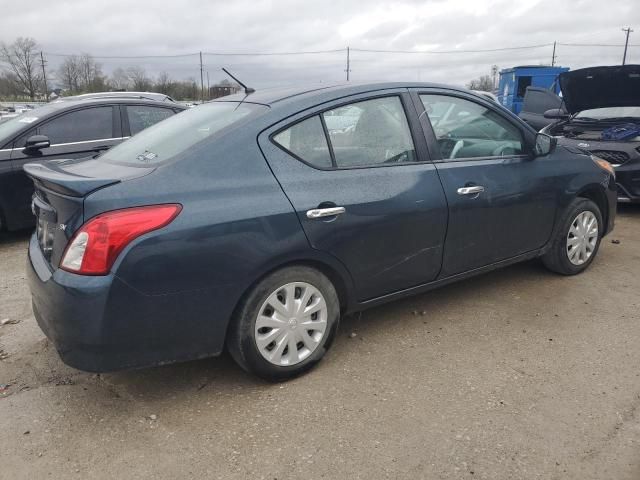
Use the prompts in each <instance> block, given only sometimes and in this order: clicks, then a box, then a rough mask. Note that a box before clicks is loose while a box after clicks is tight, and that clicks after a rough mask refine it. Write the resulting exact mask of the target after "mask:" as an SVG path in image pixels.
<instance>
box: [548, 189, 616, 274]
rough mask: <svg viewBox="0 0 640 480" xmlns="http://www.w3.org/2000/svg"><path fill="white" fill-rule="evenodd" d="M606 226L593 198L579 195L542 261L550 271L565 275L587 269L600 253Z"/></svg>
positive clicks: (562, 221) (566, 214)
mask: <svg viewBox="0 0 640 480" xmlns="http://www.w3.org/2000/svg"><path fill="white" fill-rule="evenodd" d="M603 228H604V224H603V221H602V213H601V212H600V209H599V208H598V206H597V205H596V204H595V203H594V202H592V201H591V200H589V199H586V198H576V199H575V200H574V201H573V202H572V203H571V205H570V206H569V208H568V209H567V211H566V213H565V215H564V217H563V218H562V220H561V223H560V228H559V229H558V231H557V233H556V237H555V238H554V240H553V243H552V244H551V247H550V248H549V250H548V251H547V252H546V253H545V254H544V256H543V257H542V261H543V262H544V264H545V266H546V267H547V268H548V269H549V270H552V271H554V272H556V273H560V274H562V275H576V274H578V273H580V272H583V271H584V270H586V268H587V267H588V266H589V265H591V262H593V259H594V258H595V256H596V254H597V253H598V248H599V247H600V240H601V238H602V230H603Z"/></svg>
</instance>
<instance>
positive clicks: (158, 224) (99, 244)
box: [60, 204, 182, 275]
mask: <svg viewBox="0 0 640 480" xmlns="http://www.w3.org/2000/svg"><path fill="white" fill-rule="evenodd" d="M180 210H182V206H181V205H179V204H164V205H149V206H146V207H134V208H125V209H123V210H113V211H111V212H105V213H101V214H100V215H97V216H95V217H93V218H92V219H91V220H89V221H88V222H87V223H85V224H84V225H83V226H82V227H81V228H80V230H78V231H77V232H76V233H75V235H74V236H73V238H72V239H71V241H70V242H69V245H68V246H67V248H66V250H65V252H64V255H62V260H61V262H60V268H62V269H63V270H67V271H69V272H73V273H79V274H81V275H106V274H107V273H109V270H111V267H112V266H113V262H115V261H116V258H118V255H119V254H120V252H122V250H123V249H124V248H125V247H126V246H127V245H128V244H129V243H131V241H133V240H134V239H136V238H138V237H139V236H140V235H144V234H145V233H148V232H151V231H153V230H157V229H159V228H162V227H164V226H166V225H168V224H169V223H171V221H172V220H173V219H174V218H176V217H177V216H178V214H179V213H180Z"/></svg>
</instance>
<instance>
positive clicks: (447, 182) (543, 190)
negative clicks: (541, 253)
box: [414, 89, 557, 277]
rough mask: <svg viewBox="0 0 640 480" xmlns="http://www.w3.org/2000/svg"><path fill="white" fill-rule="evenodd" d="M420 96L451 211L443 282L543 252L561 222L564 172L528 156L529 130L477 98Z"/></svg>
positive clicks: (447, 94)
mask: <svg viewBox="0 0 640 480" xmlns="http://www.w3.org/2000/svg"><path fill="white" fill-rule="evenodd" d="M414 93H415V94H414V99H415V102H416V104H417V106H418V108H422V109H423V114H422V115H421V118H422V120H423V127H424V128H425V133H426V135H427V137H428V138H429V139H430V144H431V152H432V153H433V155H434V157H435V158H436V160H434V161H435V162H436V163H435V164H436V166H437V169H438V173H439V175H440V178H441V180H442V185H443V187H444V191H445V194H446V197H447V202H448V205H449V226H448V231H447V240H446V244H445V248H444V257H443V265H442V273H441V277H447V276H451V275H455V274H458V273H462V272H465V271H468V270H473V269H475V268H479V267H484V266H487V265H490V264H493V263H496V262H499V261H502V260H506V259H509V258H512V257H515V256H517V255H520V254H523V253H526V252H530V251H534V250H536V249H538V248H540V247H542V246H543V245H544V244H545V243H546V242H547V240H548V239H549V237H550V235H551V230H552V228H553V222H554V218H555V212H556V191H557V186H556V172H555V170H554V168H553V164H552V163H550V162H547V161H539V160H536V159H534V158H532V157H531V155H529V154H528V153H527V148H528V147H527V143H526V142H527V140H526V135H525V133H526V132H525V130H524V129H523V126H522V125H521V124H520V123H519V122H517V121H516V120H515V119H512V118H510V116H508V115H506V114H505V112H503V111H502V109H501V108H500V107H499V106H494V105H492V104H491V102H486V101H484V100H480V99H477V98H476V97H475V96H472V95H465V94H463V93H458V92H451V91H440V90H435V89H433V90H431V89H424V90H416V91H415V92H414Z"/></svg>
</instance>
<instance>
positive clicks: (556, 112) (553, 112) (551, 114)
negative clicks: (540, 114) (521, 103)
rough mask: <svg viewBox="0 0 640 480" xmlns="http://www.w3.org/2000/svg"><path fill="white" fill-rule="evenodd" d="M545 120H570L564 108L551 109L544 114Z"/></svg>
mask: <svg viewBox="0 0 640 480" xmlns="http://www.w3.org/2000/svg"><path fill="white" fill-rule="evenodd" d="M544 118H549V119H552V120H564V119H565V118H569V114H568V113H567V112H566V111H565V110H564V109H562V108H551V109H549V110H546V111H545V112H544Z"/></svg>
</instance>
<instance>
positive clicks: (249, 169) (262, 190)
mask: <svg viewBox="0 0 640 480" xmlns="http://www.w3.org/2000/svg"><path fill="white" fill-rule="evenodd" d="M238 137H239V136H238V135H228V136H226V137H223V138H221V139H219V140H218V141H217V142H216V143H215V148H213V147H211V145H209V146H207V145H202V146H200V147H198V148H194V149H192V150H191V151H190V152H189V153H188V155H187V157H185V158H183V159H181V160H179V161H176V162H175V163H171V164H168V165H164V166H161V167H159V168H158V169H157V170H156V171H155V172H154V173H152V174H150V175H148V176H145V177H143V178H138V179H134V180H130V181H125V182H123V183H121V184H118V185H114V186H112V187H108V188H105V189H102V190H99V191H97V192H95V193H93V194H92V195H90V196H89V197H88V198H87V200H86V201H85V221H86V220H88V219H89V218H91V217H93V216H95V215H97V214H98V213H101V212H104V211H108V210H113V209H118V208H126V207H132V206H137V205H148V204H159V203H180V204H182V206H183V210H182V212H181V213H180V215H178V217H177V218H176V219H175V220H174V221H173V222H172V223H171V224H170V225H169V226H167V227H165V228H164V229H161V230H158V231H156V232H151V233H149V234H147V235H145V236H143V237H141V238H139V239H137V240H136V241H135V242H133V243H132V244H131V245H129V246H128V248H127V249H126V250H125V251H124V252H123V253H122V254H121V255H120V257H119V259H118V260H117V262H116V264H115V265H114V267H113V269H112V271H113V272H114V274H115V276H116V277H117V278H118V279H119V280H121V281H122V282H123V283H124V284H126V285H127V286H129V287H131V288H132V289H134V290H135V291H137V292H139V293H140V296H139V299H138V301H134V302H132V303H130V304H129V305H127V306H126V309H127V310H128V311H129V314H130V315H131V314H132V313H133V312H136V311H138V312H139V313H140V317H139V318H140V319H141V321H142V322H143V323H145V324H148V325H147V326H148V327H149V328H152V329H153V330H154V331H155V332H157V333H158V334H157V338H165V339H166V338H172V336H171V331H172V330H175V329H178V330H179V331H180V335H181V336H182V338H181V339H180V342H181V343H183V344H187V343H188V344H189V345H192V347H191V350H193V351H201V352H205V351H206V352H207V353H217V352H219V351H220V350H221V349H222V346H223V342H224V337H225V332H226V327H227V324H228V321H229V319H230V317H231V316H232V313H233V310H234V308H235V307H236V305H237V303H238V301H239V300H240V298H241V297H242V295H243V294H244V292H245V291H246V290H247V289H248V288H249V287H250V286H251V285H252V284H253V283H254V282H255V281H257V280H258V279H259V278H260V277H262V276H263V275H265V274H266V273H267V272H269V271H270V270H272V269H274V268H276V267H278V266H280V265H283V264H286V263H289V262H293V261H297V260H301V259H313V258H316V257H317V256H318V255H320V254H319V253H317V252H315V251H313V250H312V249H311V248H310V246H309V243H308V241H307V238H306V237H305V235H304V233H303V231H302V229H301V226H300V223H299V221H298V219H297V216H296V214H295V212H294V210H293V208H292V206H291V204H290V203H289V201H288V200H287V198H286V197H285V195H284V194H283V192H282V190H281V188H280V186H279V185H278V183H277V181H276V180H275V178H274V176H273V174H272V173H271V171H270V170H269V168H268V166H267V164H266V161H265V160H264V158H263V156H262V154H261V152H260V150H259V148H258V145H257V142H256V141H255V137H253V140H251V138H250V136H248V135H244V136H241V137H240V141H239V139H238ZM319 260H320V261H322V260H323V259H319ZM327 261H329V262H330V261H331V260H330V259H329V260H327ZM335 268H336V269H339V268H340V266H339V265H337V266H335ZM151 298H157V299H158V301H157V302H155V304H156V305H157V307H160V306H162V307H161V308H157V307H156V308H154V307H153V304H152V303H150V301H149V299H151ZM112 307H113V308H116V309H118V310H121V309H122V308H123V306H120V307H116V306H115V305H112ZM133 314H134V315H135V313H133ZM114 316H115V317H121V316H122V312H120V313H119V314H117V315H114ZM174 338H175V336H174Z"/></svg>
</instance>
